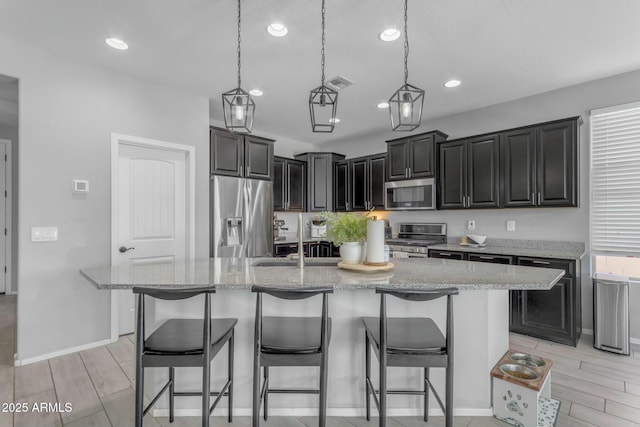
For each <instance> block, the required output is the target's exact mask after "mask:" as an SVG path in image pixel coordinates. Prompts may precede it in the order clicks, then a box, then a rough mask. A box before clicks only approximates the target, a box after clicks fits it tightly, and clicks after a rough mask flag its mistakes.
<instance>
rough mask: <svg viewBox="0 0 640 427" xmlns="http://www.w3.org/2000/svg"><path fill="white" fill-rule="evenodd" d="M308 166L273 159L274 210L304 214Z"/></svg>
mask: <svg viewBox="0 0 640 427" xmlns="http://www.w3.org/2000/svg"><path fill="white" fill-rule="evenodd" d="M306 172H307V164H306V163H305V162H301V161H299V160H293V159H285V158H284V157H274V158H273V210H274V211H292V212H304V210H305V203H306V193H307V191H306V182H307V174H306Z"/></svg>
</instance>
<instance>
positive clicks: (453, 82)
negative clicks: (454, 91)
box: [444, 79, 462, 88]
mask: <svg viewBox="0 0 640 427" xmlns="http://www.w3.org/2000/svg"><path fill="white" fill-rule="evenodd" d="M460 83H462V82H461V81H460V80H455V79H453V80H449V81H447V82H445V83H444V87H449V88H451V87H458V86H460Z"/></svg>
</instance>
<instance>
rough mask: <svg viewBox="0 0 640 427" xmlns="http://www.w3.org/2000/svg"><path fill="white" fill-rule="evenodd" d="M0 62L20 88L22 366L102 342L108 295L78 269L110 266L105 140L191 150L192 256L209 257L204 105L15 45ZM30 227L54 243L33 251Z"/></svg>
mask: <svg viewBox="0 0 640 427" xmlns="http://www.w3.org/2000/svg"><path fill="white" fill-rule="evenodd" d="M0 57H1V58H2V61H1V62H0V73H2V74H6V75H10V76H14V77H17V78H19V79H20V163H19V180H20V181H19V182H20V200H19V220H20V223H19V230H18V235H17V240H18V247H19V266H18V282H19V287H20V293H19V295H18V338H17V339H18V354H19V357H20V359H29V358H34V357H38V356H41V355H44V354H48V353H51V352H55V351H60V350H63V349H68V348H73V347H75V346H80V345H84V344H88V343H92V342H96V341H99V340H104V339H107V338H108V337H109V336H110V330H109V326H110V323H109V310H110V307H109V304H110V302H109V301H110V298H109V293H108V292H106V291H98V290H96V289H95V288H94V287H93V286H92V285H90V284H89V283H88V282H87V281H86V280H84V279H83V278H82V277H81V276H80V275H79V274H78V270H79V269H81V268H85V267H95V266H104V265H109V264H110V234H111V233H110V161H111V160H110V143H111V133H112V132H118V133H123V134H129V135H136V136H142V137H148V138H153V139H159V140H165V141H171V142H175V143H181V144H187V145H193V146H195V147H196V154H200V155H196V229H197V230H198V233H197V237H196V239H197V240H196V255H197V256H200V257H206V256H208V240H209V237H208V236H209V233H208V230H209V221H208V213H209V208H208V204H209V203H208V182H209V180H208V169H209V160H208V159H209V156H208V152H209V148H208V129H207V126H208V123H209V118H208V115H209V114H208V112H209V106H208V100H207V98H206V97H204V96H195V95H190V94H186V93H184V92H181V91H177V90H173V89H171V88H167V87H166V86H163V85H157V84H153V83H150V82H148V81H144V80H140V79H138V78H134V77H130V76H126V75H123V74H118V73H114V72H109V71H106V70H103V69H99V68H95V67H91V66H87V65H82V64H78V63H71V62H65V61H64V60H61V59H58V58H56V57H53V56H51V55H49V54H48V53H47V52H45V51H42V50H39V49H37V48H34V47H32V46H30V45H27V44H24V43H21V42H17V41H15V40H7V39H6V38H2V39H0ZM203 154H204V155H203ZM74 178H79V179H88V180H89V181H90V184H91V185H90V188H91V192H90V193H89V194H88V195H87V196H86V197H73V195H72V193H71V180H72V179H74ZM33 226H57V227H58V228H59V240H58V241H57V242H51V243H32V242H31V241H30V230H31V227H33Z"/></svg>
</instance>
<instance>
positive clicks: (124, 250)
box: [118, 246, 135, 254]
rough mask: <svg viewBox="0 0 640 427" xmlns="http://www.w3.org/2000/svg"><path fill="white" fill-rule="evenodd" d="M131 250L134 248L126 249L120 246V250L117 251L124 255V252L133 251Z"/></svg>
mask: <svg viewBox="0 0 640 427" xmlns="http://www.w3.org/2000/svg"><path fill="white" fill-rule="evenodd" d="M133 249H135V248H127V247H125V246H120V248H118V251H119V252H120V253H121V254H123V253H125V252H127V251H131V250H133Z"/></svg>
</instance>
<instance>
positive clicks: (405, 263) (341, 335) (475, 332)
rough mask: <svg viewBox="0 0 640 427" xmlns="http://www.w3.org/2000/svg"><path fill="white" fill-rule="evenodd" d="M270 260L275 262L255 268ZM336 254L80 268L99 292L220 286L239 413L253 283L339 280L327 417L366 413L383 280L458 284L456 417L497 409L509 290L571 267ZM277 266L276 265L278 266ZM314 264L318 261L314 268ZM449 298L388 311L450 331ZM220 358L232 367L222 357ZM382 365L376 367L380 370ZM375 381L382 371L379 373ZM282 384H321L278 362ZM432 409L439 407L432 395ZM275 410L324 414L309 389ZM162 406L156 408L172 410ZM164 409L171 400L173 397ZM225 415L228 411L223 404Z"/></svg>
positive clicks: (154, 319)
mask: <svg viewBox="0 0 640 427" xmlns="http://www.w3.org/2000/svg"><path fill="white" fill-rule="evenodd" d="M266 261H268V262H269V263H270V264H271V265H270V266H256V264H259V263H264V262H266ZM335 262H336V260H333V259H326V258H325V259H318V260H314V261H313V263H309V262H308V263H307V267H306V268H305V269H304V270H299V269H297V268H296V267H295V266H287V265H286V264H287V260H284V259H282V260H280V259H265V258H256V259H251V258H212V259H204V260H195V261H189V262H184V263H166V264H152V265H136V266H128V267H113V268H110V267H103V268H90V269H83V270H81V274H82V275H83V276H84V277H85V278H87V279H88V280H89V282H91V283H92V284H93V285H94V286H95V287H96V288H98V289H105V290H109V289H114V290H117V289H129V288H132V287H133V286H153V287H202V286H215V287H216V288H217V293H216V295H214V296H213V313H214V317H236V318H238V320H239V322H238V325H237V327H236V351H235V366H236V368H235V374H236V379H235V391H234V408H235V410H234V414H236V415H250V414H251V380H252V376H253V371H252V354H253V320H254V319H253V314H254V311H255V295H253V294H252V293H251V292H249V288H250V287H251V286H252V285H253V284H260V285H267V286H268V285H274V286H291V287H310V286H326V285H332V286H333V287H334V289H335V290H336V292H335V293H334V294H333V295H331V296H330V299H329V312H330V315H331V317H332V318H333V331H332V337H331V343H330V354H329V385H328V387H329V399H328V414H329V415H336V416H361V415H363V414H364V328H363V327H362V324H361V321H360V317H363V316H377V315H379V309H380V306H379V304H380V300H379V296H378V295H376V294H375V292H373V290H374V289H375V287H376V286H378V285H386V286H389V285H391V286H398V287H412V288H423V289H425V288H426V289H430V288H439V287H451V286H454V287H457V288H458V289H459V290H460V291H461V292H460V294H459V295H458V296H456V297H454V327H455V335H454V344H455V362H454V366H455V368H454V369H455V380H454V396H455V397H454V408H455V411H454V412H455V414H456V415H477V416H489V415H491V414H492V411H491V379H490V371H491V368H492V367H493V365H494V364H495V363H496V361H497V360H499V359H500V357H502V355H503V354H504V353H505V351H507V349H508V347H509V318H508V316H509V293H508V292H507V291H508V290H510V289H527V290H545V289H550V288H551V287H552V286H553V285H554V284H555V283H556V282H557V281H558V280H559V279H560V278H561V277H562V276H563V274H564V272H563V271H562V270H556V269H541V268H533V267H522V266H514V265H500V264H485V263H475V262H468V261H456V260H443V259H430V258H427V259H419V260H412V259H394V260H393V262H394V264H395V268H394V270H393V271H392V272H388V273H375V274H362V273H355V272H352V271H347V270H341V269H338V268H337V267H335ZM278 263H281V264H282V266H280V265H275V266H273V264H278ZM311 264H313V265H311ZM318 307H319V301H313V300H303V301H300V302H298V303H296V304H295V305H293V306H291V305H289V304H288V305H286V311H285V312H283V311H282V310H283V309H282V306H281V305H280V304H277V303H275V302H274V303H273V304H269V301H265V314H270V315H287V316H301V315H302V316H304V315H315V313H319V308H318ZM445 308H446V307H445V304H443V303H442V302H439V301H433V302H429V303H426V304H425V303H421V304H416V303H412V302H408V301H401V300H395V299H394V300H390V301H389V304H388V312H389V315H390V316H406V317H411V316H415V317H419V316H422V317H426V316H428V317H432V318H433V319H434V320H435V321H436V323H437V324H438V326H439V327H440V328H442V329H444V326H445V324H444V322H445V311H446V310H445ZM201 313H202V304H201V301H199V300H195V301H187V302H182V303H180V304H176V303H175V302H171V303H166V302H158V303H157V304H155V307H154V310H149V315H150V316H151V317H150V318H148V325H149V328H150V330H151V329H153V328H152V327H151V325H152V324H154V323H155V324H156V325H157V324H160V323H161V322H162V321H164V320H165V319H167V318H171V317H197V316H200V315H201ZM216 365H218V366H220V367H223V366H226V360H224V357H223V358H222V359H221V360H220V362H217V363H216ZM375 366H376V365H375V364H374V371H375ZM223 371H224V369H216V368H215V367H214V369H213V376H214V377H213V380H212V383H213V386H214V387H215V386H216V385H219V384H222V383H223V381H224V379H225V377H224V372H223ZM166 375H167V374H166V372H165V370H160V369H157V370H150V371H148V373H147V381H149V382H148V385H147V386H146V387H145V389H147V390H150V392H151V390H152V389H153V388H154V387H157V386H158V385H159V384H160V383H161V381H162V380H163V379H164V378H165V377H166ZM200 375H201V372H200V370H198V369H184V370H182V371H179V372H178V376H177V386H178V387H180V388H182V389H191V390H198V387H199V384H201V381H200ZM431 377H432V379H433V381H434V384H435V385H436V387H438V389H440V390H442V389H443V385H444V370H442V369H433V370H432V374H431ZM421 378H422V373H421V371H420V369H416V368H392V369H391V371H390V372H389V387H390V388H420V387H421ZM373 381H374V384H377V376H376V377H374V378H373ZM271 382H272V384H273V386H274V387H287V386H289V387H292V386H294V387H305V386H307V387H313V386H315V385H316V384H317V369H314V368H296V369H286V370H282V369H278V370H275V372H274V373H273V375H272V379H271ZM420 399H421V398H420V397H417V396H392V397H391V398H390V399H389V401H388V408H389V412H388V413H389V415H390V416H393V415H396V416H399V415H419V414H420V407H421V404H420ZM199 403H200V402H199V399H198V398H193V399H191V398H185V399H180V400H178V401H176V405H177V406H176V408H177V414H182V415H198V414H199ZM431 403H432V404H431V406H430V407H431V408H434V409H432V410H431V412H432V413H433V414H438V413H439V409H438V410H436V409H435V408H437V404H435V402H431ZM269 406H270V413H271V414H273V415H295V416H301V415H309V416H316V415H317V397H315V396H309V395H291V396H286V397H284V396H279V395H274V396H273V397H272V398H270V405H269ZM162 407H163V406H162V403H160V406H159V408H160V409H158V410H156V412H155V414H156V415H165V414H166V413H168V410H165V409H162ZM165 407H166V402H165ZM215 413H216V414H219V415H224V414H225V411H224V410H222V408H221V409H220V410H216V412H215Z"/></svg>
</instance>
